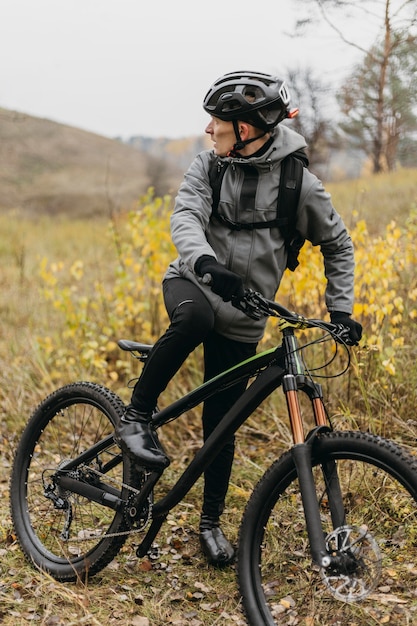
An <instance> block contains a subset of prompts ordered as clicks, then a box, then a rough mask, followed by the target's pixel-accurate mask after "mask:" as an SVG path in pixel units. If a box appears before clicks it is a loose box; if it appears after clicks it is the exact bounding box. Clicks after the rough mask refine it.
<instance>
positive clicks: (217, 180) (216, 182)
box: [209, 159, 229, 218]
mask: <svg viewBox="0 0 417 626" xmlns="http://www.w3.org/2000/svg"><path fill="white" fill-rule="evenodd" d="M228 165H229V162H228V161H220V159H215V160H214V161H213V163H212V164H211V166H210V170H209V180H210V186H211V188H212V191H213V203H212V204H213V209H212V210H213V215H214V216H215V217H217V218H219V213H218V207H219V202H220V189H221V186H222V182H223V176H224V175H225V173H226V170H227V167H228Z"/></svg>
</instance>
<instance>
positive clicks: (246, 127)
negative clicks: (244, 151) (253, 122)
mask: <svg viewBox="0 0 417 626" xmlns="http://www.w3.org/2000/svg"><path fill="white" fill-rule="evenodd" d="M249 132H250V124H247V123H246V122H239V134H240V138H241V140H242V141H246V139H249Z"/></svg>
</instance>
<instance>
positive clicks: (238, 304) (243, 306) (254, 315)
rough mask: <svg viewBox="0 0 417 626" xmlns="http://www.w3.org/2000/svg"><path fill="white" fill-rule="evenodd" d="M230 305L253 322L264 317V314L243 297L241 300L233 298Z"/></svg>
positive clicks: (253, 303) (254, 304)
mask: <svg viewBox="0 0 417 626" xmlns="http://www.w3.org/2000/svg"><path fill="white" fill-rule="evenodd" d="M232 305H233V306H234V307H235V308H236V309H239V311H242V312H243V313H244V314H245V315H247V316H248V317H250V318H251V319H253V320H257V321H258V320H260V319H261V318H262V317H266V313H264V312H263V311H262V310H261V309H260V308H259V306H258V305H257V304H256V303H255V302H253V301H251V300H248V299H246V298H245V297H243V298H242V299H241V298H236V297H235V296H233V297H232Z"/></svg>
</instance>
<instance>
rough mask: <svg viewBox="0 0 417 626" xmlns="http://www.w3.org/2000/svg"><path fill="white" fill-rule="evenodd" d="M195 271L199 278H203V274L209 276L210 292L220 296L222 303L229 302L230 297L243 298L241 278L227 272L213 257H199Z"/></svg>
mask: <svg viewBox="0 0 417 626" xmlns="http://www.w3.org/2000/svg"><path fill="white" fill-rule="evenodd" d="M195 271H196V274H198V275H199V276H204V275H205V274H209V275H210V276H211V283H210V286H211V290H212V291H213V292H214V293H216V294H217V295H218V296H221V298H222V299H223V300H224V302H229V301H230V300H231V299H232V297H236V298H237V299H241V298H243V296H244V294H245V290H244V288H243V281H242V279H241V277H240V276H238V274H235V273H234V272H231V271H230V270H227V269H226V268H225V267H224V265H221V264H220V263H218V262H217V261H216V259H215V258H214V257H212V256H208V255H206V254H205V255H203V256H201V257H200V258H199V259H197V262H196V264H195Z"/></svg>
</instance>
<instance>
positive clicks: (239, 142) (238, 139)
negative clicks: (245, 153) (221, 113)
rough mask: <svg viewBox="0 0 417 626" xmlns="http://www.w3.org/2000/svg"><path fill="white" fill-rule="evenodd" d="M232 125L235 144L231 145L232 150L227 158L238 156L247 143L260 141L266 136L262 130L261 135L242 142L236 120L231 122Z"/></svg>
mask: <svg viewBox="0 0 417 626" xmlns="http://www.w3.org/2000/svg"><path fill="white" fill-rule="evenodd" d="M232 123H233V128H234V131H235V136H236V143H235V144H234V145H233V148H232V149H231V150H230V152H229V153H228V155H227V156H232V157H236V156H239V155H238V152H239V151H240V150H243V148H244V147H245V146H247V145H248V144H249V143H252V142H253V141H256V140H257V139H260V138H261V137H264V136H265V135H266V133H267V131H266V130H264V131H263V132H262V134H261V135H257V136H256V137H252V138H251V139H246V140H245V141H242V139H241V137H240V132H239V124H238V121H237V120H232Z"/></svg>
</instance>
